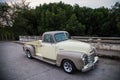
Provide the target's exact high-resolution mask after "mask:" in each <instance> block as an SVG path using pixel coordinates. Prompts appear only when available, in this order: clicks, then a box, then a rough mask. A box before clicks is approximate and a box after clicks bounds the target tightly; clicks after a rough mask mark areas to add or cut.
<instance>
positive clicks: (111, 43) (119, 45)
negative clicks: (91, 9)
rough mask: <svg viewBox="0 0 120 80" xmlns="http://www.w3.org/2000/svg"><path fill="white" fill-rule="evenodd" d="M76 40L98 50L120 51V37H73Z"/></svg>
mask: <svg viewBox="0 0 120 80" xmlns="http://www.w3.org/2000/svg"><path fill="white" fill-rule="evenodd" d="M71 38H72V39H74V40H79V41H83V42H87V43H89V44H91V45H93V46H95V47H96V48H98V49H107V50H118V51H120V37H83V36H71ZM40 39H42V38H41V36H19V41H23V42H26V41H34V40H40Z"/></svg>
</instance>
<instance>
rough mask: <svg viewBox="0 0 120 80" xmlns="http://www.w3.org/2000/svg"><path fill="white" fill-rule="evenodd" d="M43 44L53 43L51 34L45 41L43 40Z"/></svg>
mask: <svg viewBox="0 0 120 80" xmlns="http://www.w3.org/2000/svg"><path fill="white" fill-rule="evenodd" d="M43 42H47V43H53V38H52V36H51V35H49V34H46V35H44V40H43Z"/></svg>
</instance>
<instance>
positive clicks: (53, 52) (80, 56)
mask: <svg viewBox="0 0 120 80" xmlns="http://www.w3.org/2000/svg"><path fill="white" fill-rule="evenodd" d="M23 50H24V51H25V53H26V56H27V57H28V58H37V59H39V60H42V61H44V62H47V63H50V64H53V65H57V66H61V67H62V68H63V70H64V71H65V72H67V73H73V72H75V71H76V70H80V71H82V72H86V71H89V70H91V69H92V68H93V67H94V66H95V64H96V63H97V61H98V56H97V55H96V50H95V48H94V47H93V46H91V45H90V44H88V43H84V42H80V41H76V40H72V39H70V36H69V33H68V32H67V31H50V32H45V33H44V34H43V36H42V40H37V41H32V42H25V43H24V46H23Z"/></svg>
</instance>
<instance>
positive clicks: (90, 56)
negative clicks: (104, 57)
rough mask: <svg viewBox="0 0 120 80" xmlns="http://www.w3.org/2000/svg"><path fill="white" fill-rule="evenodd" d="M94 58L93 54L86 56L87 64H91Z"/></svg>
mask: <svg viewBox="0 0 120 80" xmlns="http://www.w3.org/2000/svg"><path fill="white" fill-rule="evenodd" d="M94 57H95V53H93V54H91V55H89V56H88V63H93V62H94Z"/></svg>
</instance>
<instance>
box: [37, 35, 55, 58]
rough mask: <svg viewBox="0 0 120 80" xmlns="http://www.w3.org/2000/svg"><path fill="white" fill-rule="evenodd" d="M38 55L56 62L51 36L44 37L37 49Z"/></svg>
mask: <svg viewBox="0 0 120 80" xmlns="http://www.w3.org/2000/svg"><path fill="white" fill-rule="evenodd" d="M39 53H40V54H41V55H42V57H43V58H47V59H51V60H56V57H57V54H56V47H55V43H54V41H53V38H52V35H50V34H46V35H44V39H43V42H42V43H41V46H40V48H39Z"/></svg>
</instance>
